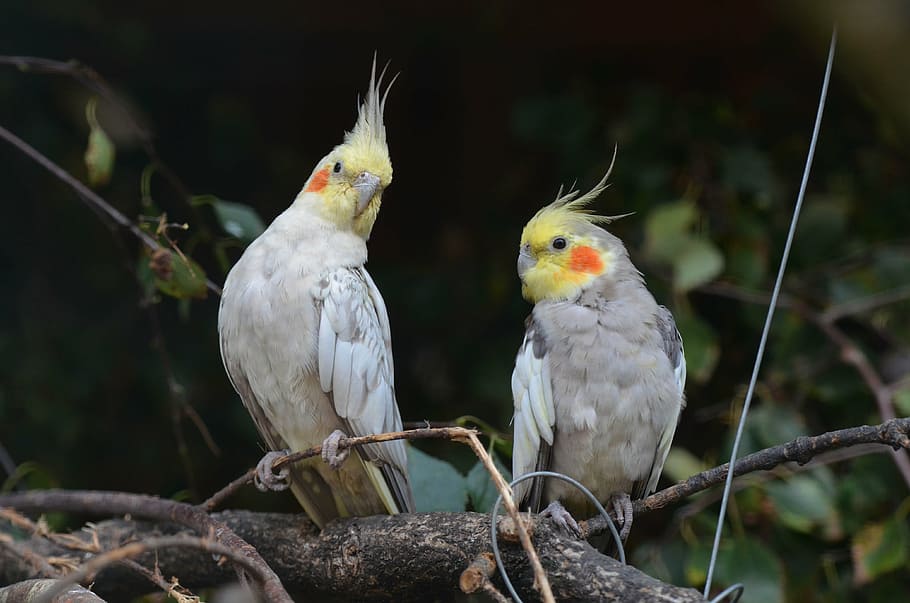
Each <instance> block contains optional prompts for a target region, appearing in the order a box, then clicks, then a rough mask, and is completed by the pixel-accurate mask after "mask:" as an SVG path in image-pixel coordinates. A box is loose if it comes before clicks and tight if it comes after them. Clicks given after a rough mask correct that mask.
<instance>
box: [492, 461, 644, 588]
mask: <svg viewBox="0 0 910 603" xmlns="http://www.w3.org/2000/svg"><path fill="white" fill-rule="evenodd" d="M534 477H555V478H556V479H559V480H562V481H564V482H567V483H569V484H572V485H573V486H575V487H576V488H578V489H579V490H581V492H582V493H583V494H584V495H585V496H587V497H588V500H590V501H591V502H592V503H594V506H595V507H596V508H597V511H598V512H599V513H600V514H601V515H602V516H603V517H604V518H605V519H606V520H607V526H608V527H609V528H610V533H611V534H613V541H614V542H615V543H616V548H617V550H618V551H619V562H620V563H622V564H623V565H625V564H626V550H625V548H624V547H623V545H622V538H620V537H619V532H618V531H617V530H616V526H615V525H614V524H613V518H612V517H610V514H609V513H607V510H606V509H604V507H603V505H602V504H600V501H599V500H597V497H596V496H594V494H592V493H591V491H590V490H588V489H587V488H586V487H585V486H584V484H582V483H581V482H579V481H578V480H575V479H572V478H571V477H569V476H568V475H565V474H564V473H559V472H556V471H532V472H531V473H526V474H524V475H522V476H521V477H519V478H516V479H514V480H512V483H510V484H509V487H510V488H514V487H515V486H516V485H517V484H520V483H521V482H523V481H525V480H528V479H531V478H534ZM501 503H502V494H500V495H499V496H498V497H497V498H496V502H495V503H494V504H493V508H492V509H490V545H491V546H492V548H493V558H494V559H496V567H498V568H499V575H500V576H502V581H503V582H505V584H506V588H507V589H508V590H509V594H510V595H512V600H514V601H516V603H523V601H522V600H521V597H519V596H518V593H517V592H516V591H515V587H514V586H512V581H511V580H510V579H509V574H508V573H507V572H506V565H505V563H503V562H502V555H501V554H500V552H499V542H498V541H497V538H496V536H497V534H496V516H497V514H498V513H499V505H500V504H501Z"/></svg>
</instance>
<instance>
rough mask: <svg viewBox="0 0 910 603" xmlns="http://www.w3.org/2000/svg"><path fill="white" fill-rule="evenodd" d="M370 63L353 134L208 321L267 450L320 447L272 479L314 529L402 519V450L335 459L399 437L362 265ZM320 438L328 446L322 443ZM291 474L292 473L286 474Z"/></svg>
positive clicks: (262, 475)
mask: <svg viewBox="0 0 910 603" xmlns="http://www.w3.org/2000/svg"><path fill="white" fill-rule="evenodd" d="M375 75H376V66H375V62H374V65H373V77H372V78H371V81H370V88H369V90H368V92H367V95H366V99H365V100H364V101H363V104H362V105H361V106H360V112H359V115H358V118H357V123H356V125H355V126H354V129H353V130H352V131H351V132H349V133H347V134H346V135H345V137H344V142H343V143H342V144H340V145H338V146H337V147H335V148H334V149H333V150H332V152H331V153H329V154H328V155H326V156H325V157H324V158H323V159H322V160H321V161H319V163H318V164H317V165H316V167H315V169H314V170H313V172H312V174H311V175H310V177H309V179H308V180H307V182H306V184H305V185H304V187H303V190H302V191H301V192H300V194H298V195H297V198H296V199H295V200H294V202H293V203H292V204H291V206H290V207H289V208H288V209H287V210H285V211H284V213H282V214H281V215H279V216H278V217H277V218H275V221H274V222H272V224H271V225H270V226H269V227H268V228H267V229H266V230H265V232H263V233H262V235H260V236H259V238H257V239H256V240H255V241H253V243H252V244H250V246H249V247H248V248H247V249H246V251H245V252H244V254H243V256H242V257H241V258H240V260H239V261H238V262H237V264H236V265H235V266H234V267H233V269H231V271H230V273H229V274H228V277H227V281H226V282H225V284H224V293H223V296H222V298H221V308H220V311H219V314H218V333H219V336H220V340H221V356H222V359H223V360H224V366H225V369H226V370H227V373H228V376H229V377H230V379H231V383H233V385H234V388H235V389H236V390H237V392H238V393H239V394H240V397H241V398H242V399H243V404H244V406H246V408H247V410H248V411H249V412H250V415H251V416H252V417H253V420H254V421H255V423H256V427H257V428H258V430H259V433H260V434H261V435H262V437H263V438H264V439H265V442H266V444H267V445H268V446H269V448H270V449H271V450H273V451H280V450H286V449H291V450H303V449H306V448H309V447H311V446H315V445H319V444H322V443H323V441H324V440H325V444H324V446H323V457H324V459H325V460H326V461H328V463H324V462H323V461H322V460H320V459H309V460H306V461H301V462H299V463H296V464H295V465H294V466H293V467H291V468H290V470H289V472H288V471H283V472H281V473H279V475H277V476H276V475H273V474H272V471H271V464H272V460H273V459H274V458H275V455H274V454H269V455H266V457H265V458H264V459H263V460H262V461H261V462H260V465H259V468H258V469H259V470H258V481H259V483H260V484H265V485H266V486H269V487H272V488H273V489H283V487H287V485H286V484H284V483H283V481H282V480H283V478H289V481H290V487H291V489H292V490H293V492H294V494H295V496H296V497H297V499H298V500H299V501H300V503H301V504H302V505H303V508H304V509H305V510H306V512H307V514H308V515H309V516H310V518H311V519H312V520H313V522H315V523H316V524H317V525H318V526H319V527H322V526H324V525H325V524H326V522H328V521H330V520H331V519H334V518H336V517H344V516H349V515H375V514H380V513H398V512H402V511H413V509H414V503H413V498H412V495H411V488H410V486H409V484H408V474H407V456H406V451H405V446H404V443H403V442H401V441H395V442H386V443H381V444H370V445H366V446H362V447H359V448H357V449H356V450H354V451H353V453H352V454H351V456H352V457H353V458H351V459H349V460H348V461H347V462H346V463H342V462H341V461H343V460H344V457H345V456H347V454H346V453H347V451H344V452H343V453H342V454H337V446H338V439H339V437H340V436H341V435H343V434H346V435H348V436H352V437H353V436H358V435H366V434H373V433H383V432H388V431H398V430H400V429H401V428H402V424H401V417H400V416H399V413H398V406H397V404H396V402H395V391H394V385H395V383H394V373H393V368H392V347H391V339H390V335H389V317H388V313H387V312H386V307H385V304H384V303H383V300H382V296H381V295H380V294H379V290H378V289H377V288H376V285H375V283H374V282H373V279H372V278H370V275H369V274H368V273H367V271H366V268H364V264H365V263H366V260H367V247H366V241H367V239H368V238H369V235H370V231H371V230H372V228H373V223H374V222H375V220H376V215H377V213H378V212H379V205H380V202H381V199H382V192H383V190H384V189H385V187H386V186H388V185H389V183H390V182H391V180H392V164H391V162H390V160H389V151H388V147H387V146H386V135H385V126H384V125H383V122H382V113H383V108H384V105H385V96H384V95H383V96H381V97H380V94H379V90H378V87H379V85H380V83H381V80H382V75H380V78H379V79H380V83H377V81H376V77H375ZM327 438H328V439H327ZM288 473H289V476H288Z"/></svg>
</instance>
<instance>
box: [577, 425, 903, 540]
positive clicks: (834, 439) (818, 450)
mask: <svg viewBox="0 0 910 603" xmlns="http://www.w3.org/2000/svg"><path fill="white" fill-rule="evenodd" d="M861 444H879V445H883V446H890V447H891V448H894V449H895V450H897V449H899V448H903V449H904V450H907V449H910V418H901V419H891V420H890V421H885V422H884V423H881V424H879V425H861V426H859V427H848V428H846V429H839V430H837V431H829V432H827V433H823V434H820V435H816V436H800V437H798V438H796V439H795V440H792V441H790V442H787V443H785V444H780V445H779V446H773V447H771V448H766V449H764V450H760V451H758V452H754V453H752V454H750V455H747V456H744V457H742V458H741V459H739V460H737V461H736V465H735V467H734V471H733V476H734V477H739V476H741V475H745V474H747V473H752V472H754V471H767V470H770V469H773V468H775V467H777V466H778V465H781V464H783V463H789V462H795V463H798V464H800V465H804V464H806V463H808V462H809V461H811V460H812V459H813V458H815V457H816V456H819V455H820V454H822V453H823V452H827V451H830V450H838V449H842V448H849V447H851V446H858V445H861ZM729 467H730V464H729V463H724V464H723V465H720V466H718V467H713V468H711V469H708V470H706V471H702V472H701V473H698V474H696V475H693V476H692V477H690V478H689V479H687V480H684V481H681V482H679V483H677V484H674V485H672V486H670V487H669V488H664V489H663V490H661V491H660V492H656V493H654V494H652V495H651V496H648V497H647V498H644V499H641V500H636V501H633V503H632V509H633V512H634V513H635V514H640V513H647V512H649V511H656V510H657V509H662V508H664V507H666V506H668V505H671V504H673V503H675V502H678V501H680V500H682V499H684V498H688V497H689V496H692V495H693V494H696V493H698V492H701V491H703V490H707V489H708V488H711V487H712V486H716V485H718V484H720V483H723V482H724V480H726V478H727V471H728V470H729ZM586 523H587V528H586V529H587V532H586V533H587V534H594V533H600V532H603V531H605V530H606V529H607V525H606V522H605V521H604V520H603V519H601V518H600V517H594V518H592V519H589V520H588V521H587V522H586Z"/></svg>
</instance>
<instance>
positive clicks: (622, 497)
mask: <svg viewBox="0 0 910 603" xmlns="http://www.w3.org/2000/svg"><path fill="white" fill-rule="evenodd" d="M610 504H611V505H613V513H614V514H615V515H616V521H617V523H618V524H619V525H620V526H621V527H620V530H619V537H620V538H621V539H622V541H623V542H625V541H626V538H628V537H629V532H631V531H632V498H631V497H630V496H629V495H628V494H626V493H625V492H618V493H616V494H614V495H613V496H611V497H610Z"/></svg>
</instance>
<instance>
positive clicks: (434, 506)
mask: <svg viewBox="0 0 910 603" xmlns="http://www.w3.org/2000/svg"><path fill="white" fill-rule="evenodd" d="M408 473H409V474H410V477H411V489H412V490H413V492H414V502H415V505H416V507H417V512H419V513H427V512H430V511H464V509H465V503H466V502H467V500H468V485H467V480H466V479H465V477H464V476H463V475H462V474H461V473H459V472H458V470H457V469H455V467H453V466H452V465H450V464H449V463H447V462H445V461H443V460H440V459H437V458H435V457H432V456H430V455H429V454H427V453H425V452H422V451H421V450H419V449H417V448H415V447H414V446H408Z"/></svg>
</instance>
